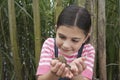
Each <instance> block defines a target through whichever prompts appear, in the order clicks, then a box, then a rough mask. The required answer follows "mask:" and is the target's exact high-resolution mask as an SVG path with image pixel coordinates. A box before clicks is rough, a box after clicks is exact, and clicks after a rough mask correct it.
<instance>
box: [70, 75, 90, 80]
mask: <svg viewBox="0 0 120 80" xmlns="http://www.w3.org/2000/svg"><path fill="white" fill-rule="evenodd" d="M72 80H89V79H88V78H85V77H84V76H82V75H78V76H76V77H73V78H72Z"/></svg>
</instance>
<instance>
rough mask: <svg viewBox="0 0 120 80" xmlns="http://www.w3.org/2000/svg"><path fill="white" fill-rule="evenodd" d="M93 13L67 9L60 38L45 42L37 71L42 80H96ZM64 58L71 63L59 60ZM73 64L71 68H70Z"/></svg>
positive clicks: (60, 19) (58, 31) (60, 20)
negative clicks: (94, 71) (94, 70)
mask: <svg viewBox="0 0 120 80" xmlns="http://www.w3.org/2000/svg"><path fill="white" fill-rule="evenodd" d="M90 29H91V17H90V14H89V12H88V11H87V10H86V9H85V8H82V7H79V6H76V5H70V6H68V7H66V8H65V9H63V11H62V12H61V14H60V15H59V17H58V21H57V25H56V38H48V39H47V40H45V42H44V44H43V46H42V50H41V57H40V61H39V66H38V69H37V73H36V74H37V76H38V78H37V79H38V80H92V75H93V66H94V57H95V50H94V48H93V46H92V45H91V44H90V43H88V42H89V37H90ZM59 55H62V56H64V58H65V59H66V61H67V64H65V63H62V62H61V61H59V60H57V59H53V58H55V57H58V56H59ZM66 65H69V66H70V67H67V66H66Z"/></svg>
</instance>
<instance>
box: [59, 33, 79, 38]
mask: <svg viewBox="0 0 120 80" xmlns="http://www.w3.org/2000/svg"><path fill="white" fill-rule="evenodd" d="M58 35H62V36H65V35H64V34H62V33H58ZM65 37H66V36H65ZM72 39H81V38H78V37H72Z"/></svg>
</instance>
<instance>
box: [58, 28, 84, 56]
mask: <svg viewBox="0 0 120 80" xmlns="http://www.w3.org/2000/svg"><path fill="white" fill-rule="evenodd" d="M85 38H86V36H85V34H84V32H83V30H81V29H79V28H78V27H67V26H60V27H59V28H58V29H57V32H56V45H57V47H58V48H59V49H60V52H61V53H62V54H65V55H70V54H73V53H74V52H77V51H78V50H79V49H80V47H81V45H82V43H84V42H85V40H86V39H85Z"/></svg>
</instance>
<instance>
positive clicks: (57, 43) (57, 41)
mask: <svg viewBox="0 0 120 80" xmlns="http://www.w3.org/2000/svg"><path fill="white" fill-rule="evenodd" d="M56 45H57V47H58V48H59V47H60V46H61V45H62V41H61V39H60V38H58V37H56Z"/></svg>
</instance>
